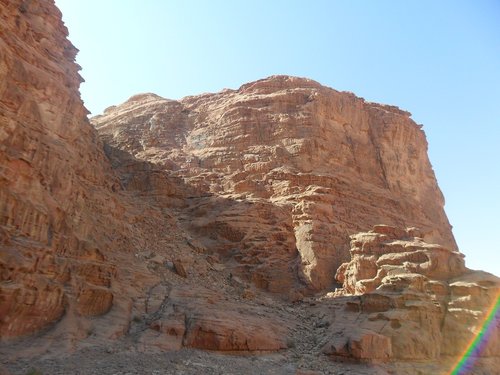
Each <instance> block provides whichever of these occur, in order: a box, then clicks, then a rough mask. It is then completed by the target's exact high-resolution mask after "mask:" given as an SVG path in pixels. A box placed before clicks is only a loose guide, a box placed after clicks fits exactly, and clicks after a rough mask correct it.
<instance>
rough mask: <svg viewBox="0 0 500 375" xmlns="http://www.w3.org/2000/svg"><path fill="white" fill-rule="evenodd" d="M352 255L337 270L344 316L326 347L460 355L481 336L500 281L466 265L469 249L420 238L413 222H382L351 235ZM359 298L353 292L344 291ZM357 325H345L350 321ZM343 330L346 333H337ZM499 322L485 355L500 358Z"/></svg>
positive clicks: (339, 352) (342, 351)
mask: <svg viewBox="0 0 500 375" xmlns="http://www.w3.org/2000/svg"><path fill="white" fill-rule="evenodd" d="M351 246H352V247H351V261H350V262H348V263H344V264H343V265H342V266H341V267H340V268H339V269H338V271H337V279H338V280H339V281H341V282H342V283H343V287H342V288H341V289H339V290H337V291H336V292H335V293H331V294H330V296H334V297H337V298H340V300H342V299H343V298H344V300H345V308H344V310H345V312H344V314H343V315H346V314H347V315H350V319H349V318H348V319H346V320H345V321H344V320H343V319H342V318H341V317H339V316H338V315H337V316H336V317H335V320H334V321H333V322H332V324H331V325H330V332H331V336H330V339H328V340H327V343H326V345H325V347H324V352H325V353H327V354H329V355H332V356H334V357H341V358H346V357H347V358H355V359H359V360H373V359H376V360H386V361H387V360H429V359H438V358H440V357H441V356H445V357H446V356H460V355H461V354H462V353H463V351H464V348H466V347H467V345H468V344H469V343H470V342H471V341H472V340H473V339H474V337H475V335H477V334H479V332H480V331H481V329H482V324H483V323H484V321H485V318H486V314H487V313H488V307H491V306H493V305H494V304H495V302H496V300H497V298H498V295H499V292H500V279H499V278H497V277H495V276H493V275H491V274H487V273H484V272H478V271H471V270H467V269H466V268H465V266H464V262H463V255H462V254H460V253H458V252H456V251H451V250H449V249H447V248H445V247H443V246H441V245H436V244H429V243H426V242H424V241H423V240H422V238H421V234H420V233H419V231H418V230H416V229H415V228H409V229H407V230H403V229H399V228H396V227H391V226H387V225H377V226H375V227H374V228H373V230H372V231H370V232H367V233H358V234H356V235H353V236H351ZM342 296H353V297H348V298H345V297H342ZM351 319H352V320H353V321H355V324H354V325H350V324H349V323H347V324H346V322H348V321H349V320H351ZM338 330H341V331H342V332H343V334H342V335H341V336H340V337H339V335H338V334H337V332H338ZM499 340H500V327H498V326H497V325H496V324H493V326H492V327H491V329H490V337H489V340H488V341H487V342H486V343H485V344H484V347H483V352H482V354H483V355H485V356H494V357H498V356H500V348H499V347H498V342H499Z"/></svg>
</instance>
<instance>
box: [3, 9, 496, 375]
mask: <svg viewBox="0 0 500 375" xmlns="http://www.w3.org/2000/svg"><path fill="white" fill-rule="evenodd" d="M0 21H1V22H0V358H1V363H2V364H3V365H5V366H6V368H2V366H1V365H0V373H3V372H7V371H12V372H13V373H23V374H24V373H26V372H27V371H28V370H29V368H30V367H33V366H34V365H35V367H39V368H40V369H42V370H43V373H77V372H78V373H83V374H92V373H95V372H96V369H98V370H99V373H103V374H104V373H106V374H108V373H109V374H115V373H120V372H123V371H124V369H127V371H130V372H131V373H144V372H148V371H149V372H154V371H160V372H166V373H193V374H194V373H207V374H212V373H213V374H215V373H227V372H237V373H255V372H261V373H277V374H290V373H292V374H293V373H297V374H299V373H302V374H305V373H308V374H314V373H315V374H318V373H337V372H341V371H343V372H349V373H358V374H373V373H387V372H388V371H391V372H392V373H398V374H405V373H407V374H414V373H415V371H416V370H415V369H417V370H418V371H420V372H421V373H441V372H443V373H444V372H445V371H449V369H450V368H451V365H452V362H453V361H454V360H456V358H457V357H458V356H459V355H460V354H461V352H463V350H464V349H465V347H466V346H467V343H468V342H470V340H471V338H473V337H474V334H476V333H477V332H478V331H479V330H480V329H481V323H482V321H483V320H484V317H485V314H486V310H487V308H488V307H489V306H491V305H492V304H493V303H494V302H495V300H496V299H497V298H498V293H499V285H500V282H499V280H498V278H496V277H494V276H493V275H489V274H486V273H482V272H476V271H470V270H468V269H467V268H466V267H465V265H464V262H463V256H462V255H461V254H460V253H459V252H458V250H457V248H456V244H455V242H454V239H453V235H452V233H451V228H450V225H449V223H448V221H447V218H446V215H445V213H444V211H443V204H444V201H443V197H442V195H441V193H440V191H439V188H438V187H437V183H436V180H435V176H434V174H433V172H432V168H431V166H430V163H429V160H428V158H427V152H426V151H427V144H426V140H425V135H424V133H423V132H422V130H421V129H420V126H418V125H416V124H415V123H414V122H413V121H412V120H411V119H410V117H409V114H408V113H407V112H404V111H402V110H400V109H398V108H396V107H392V106H384V105H379V104H374V103H367V102H365V101H364V100H363V99H360V98H357V97H356V96H354V95H353V94H349V93H341V92H337V91H335V90H333V89H330V88H327V87H323V86H321V85H320V84H319V83H316V82H314V81H311V80H307V79H303V78H295V77H286V76H275V77H269V78H266V79H263V80H260V81H257V82H253V83H249V84H245V85H243V86H242V87H240V88H239V89H238V90H225V91H223V92H221V93H217V94H204V95H199V96H193V97H187V98H184V99H182V100H180V101H173V100H168V99H163V98H161V97H159V96H157V95H154V94H141V95H137V96H134V97H132V98H130V99H129V100H128V101H127V102H126V103H123V104H121V105H118V106H113V107H110V108H108V109H107V110H106V111H105V113H104V114H103V115H101V116H97V117H95V118H93V119H92V122H93V124H94V125H95V128H94V127H93V126H92V125H91V124H90V122H89V120H88V119H87V117H86V114H87V112H86V110H85V108H84V106H83V104H82V101H81V99H80V96H79V93H78V87H79V84H80V81H81V78H80V76H79V74H78V69H79V67H78V66H77V65H76V64H75V63H74V57H75V54H76V52H77V51H76V49H75V48H74V47H73V46H72V45H71V43H70V42H69V41H68V40H67V39H66V36H67V30H66V28H65V27H64V25H63V24H62V21H61V14H60V12H59V11H58V10H57V8H56V7H55V6H54V4H53V2H51V1H41V2H29V1H21V0H10V1H8V0H0ZM96 128H97V130H96ZM380 224H386V225H380ZM416 227H418V228H419V229H416ZM370 229H371V231H369V232H366V231H367V230H370ZM358 232H360V233H358ZM336 287H337V288H336ZM494 322H495V320H494ZM496 324H497V325H498V322H497V323H496ZM492 327H493V328H492V329H491V332H490V336H489V337H490V340H489V341H488V343H487V345H485V347H484V348H483V350H482V351H481V352H479V353H478V354H480V355H481V356H482V358H481V359H480V360H478V362H476V366H475V367H474V368H473V369H471V373H477V374H479V373H484V372H481V371H489V373H494V371H495V366H494V365H495V361H498V357H499V356H500V353H499V348H500V346H499V342H500V336H499V335H500V334H499V332H500V330H499V329H498V327H495V325H493V326H492ZM200 350H209V351H208V352H206V351H200ZM217 352H226V353H228V352H229V353H233V354H234V353H246V354H248V356H231V355H226V356H219V355H218V354H217ZM270 353H273V354H270ZM346 360H348V361H352V362H353V363H351V364H346V363H343V361H346ZM415 361H417V362H415ZM366 362H369V363H370V364H369V365H366ZM375 362H385V363H383V364H380V365H377V364H374V363H375ZM357 363H365V364H357ZM485 369H486V370H485ZM492 371H493V372H492Z"/></svg>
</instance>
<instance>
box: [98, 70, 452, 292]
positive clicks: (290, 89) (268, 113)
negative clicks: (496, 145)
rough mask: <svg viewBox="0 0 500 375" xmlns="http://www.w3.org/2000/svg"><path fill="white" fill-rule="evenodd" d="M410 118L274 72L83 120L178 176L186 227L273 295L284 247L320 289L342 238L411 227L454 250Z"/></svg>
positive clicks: (284, 284)
mask: <svg viewBox="0 0 500 375" xmlns="http://www.w3.org/2000/svg"><path fill="white" fill-rule="evenodd" d="M409 115H410V114H409V113H408V112H404V111H402V110H400V109H398V108H396V107H392V106H384V105H379V104H374V103H367V102H365V101H364V100H363V99H360V98H357V97H355V96H354V95H353V94H349V93H340V92H337V91H335V90H333V89H330V88H327V87H323V86H321V85H320V84H318V83H316V82H314V81H311V80H308V79H301V78H295V77H286V76H276V77H270V78H267V79H264V80H261V81H257V82H253V83H249V84H246V85H243V86H242V87H241V88H240V89H239V90H225V91H223V92H221V93H218V94H205V95H200V96H194V97H187V98H184V99H183V100H181V101H172V100H166V99H163V98H161V97H158V96H156V95H153V94H143V95H137V96H134V97H132V98H130V99H129V100H128V101H127V102H126V103H124V104H122V105H119V106H114V107H110V108H108V109H107V110H106V111H105V113H104V114H103V115H102V116H97V117H95V118H94V119H93V120H92V121H93V123H94V124H95V126H96V127H97V129H98V131H99V134H100V135H101V136H102V138H103V140H104V141H105V143H107V144H109V145H110V146H111V147H112V148H115V149H119V150H120V151H125V152H127V153H128V154H130V155H132V156H133V157H134V158H136V159H138V160H141V161H146V162H149V163H152V164H153V165H155V166H156V167H157V168H160V169H162V170H166V171H168V172H169V175H170V176H174V177H178V178H181V179H182V180H183V182H184V183H185V184H186V185H187V186H189V187H191V188H192V190H193V191H191V192H190V193H188V194H189V198H190V200H189V201H188V202H186V203H184V204H189V210H190V216H191V217H195V218H196V219H194V220H191V222H190V223H189V228H187V229H188V230H190V231H192V232H194V233H195V235H196V236H198V237H204V236H206V234H207V233H208V234H209V235H208V236H206V237H208V238H206V239H205V240H204V242H206V243H207V247H209V248H211V249H212V250H213V251H215V252H218V253H227V252H228V251H234V250H231V248H234V247H235V246H234V244H235V243H238V244H239V245H238V248H239V249H236V251H237V252H238V254H237V256H235V254H233V256H232V258H233V259H235V258H236V260H237V261H238V267H239V268H240V269H241V270H242V271H244V272H242V273H241V274H251V275H252V277H253V278H254V279H255V280H253V281H254V282H256V283H257V284H259V285H260V286H262V287H264V288H266V289H268V290H271V291H277V292H282V291H284V290H287V289H289V287H290V285H291V284H293V282H294V277H295V274H296V272H295V270H294V268H295V258H296V254H295V249H296V251H297V252H298V255H299V261H298V268H299V277H300V280H301V281H303V282H304V283H305V284H306V285H307V287H309V288H311V289H314V290H323V289H325V288H328V287H331V286H332V283H333V282H334V278H333V276H334V274H335V271H336V269H337V268H338V266H340V264H341V263H342V262H343V261H346V260H347V259H348V249H349V247H348V243H347V241H346V239H347V238H348V236H349V235H351V234H353V233H356V232H358V231H361V230H365V229H366V228H370V227H371V226H373V225H375V224H378V223H387V224H391V225H397V226H404V227H405V226H417V227H419V228H421V229H422V230H423V231H424V232H425V237H426V239H429V240H430V241H433V242H439V243H442V244H444V245H446V246H447V247H449V248H451V249H456V244H455V242H454V239H453V235H452V233H451V227H450V225H449V223H448V220H447V219H446V215H445V213H444V211H443V204H444V200H443V197H442V195H441V192H440V191H439V188H438V187H437V184H436V179H435V177H434V173H433V171H432V168H431V166H430V163H429V160H428V158H427V143H426V140H425V136H424V133H423V132H422V130H421V129H420V126H418V125H417V124H415V123H414V122H413V121H412V120H411V119H410V117H409ZM127 176H128V175H127ZM207 195H209V196H208V197H207ZM223 202H224V203H223ZM200 207H201V212H199V210H200ZM263 212H266V214H263ZM214 240H215V243H214ZM271 247H272V251H269V248H271ZM278 270H279V272H278Z"/></svg>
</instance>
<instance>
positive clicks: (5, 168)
mask: <svg viewBox="0 0 500 375" xmlns="http://www.w3.org/2000/svg"><path fill="white" fill-rule="evenodd" d="M0 21H1V22H0V25H1V26H0V57H1V59H0V123H1V128H0V145H1V146H0V228H1V229H0V234H1V238H2V240H1V243H2V244H1V245H0V246H1V248H2V250H1V252H0V282H1V284H0V301H1V308H0V310H1V314H0V336H2V337H8V336H18V335H20V334H27V333H32V332H36V331H38V330H40V329H41V328H43V327H46V326H47V325H49V324H51V323H53V322H55V321H57V320H59V319H61V317H62V316H63V315H64V312H65V311H66V309H67V308H68V304H70V303H72V301H69V299H68V298H69V296H68V293H67V289H68V288H69V289H71V290H73V292H72V293H71V294H73V295H75V296H76V295H80V297H78V298H79V302H78V304H79V306H80V309H81V311H82V312H84V314H87V313H88V314H97V313H102V312H105V311H107V309H108V308H109V304H110V298H111V294H110V293H111V292H110V291H109V287H110V283H111V278H112V275H113V272H112V271H111V269H112V266H111V265H110V264H108V263H107V262H106V260H107V256H106V255H104V253H103V251H102V249H103V247H105V246H106V244H107V243H109V240H107V239H106V237H107V236H108V234H107V233H105V232H106V230H105V229H106V226H105V225H104V224H105V223H107V222H109V220H108V219H107V216H109V215H110V212H111V211H112V210H113V209H116V208H117V207H119V206H120V204H119V203H116V202H115V199H113V198H112V193H113V191H112V190H113V188H114V186H116V185H117V180H116V178H115V177H114V176H113V175H112V173H111V168H110V166H109V163H108V162H107V160H106V157H105V155H104V152H103V151H102V143H101V142H100V141H99V139H98V137H97V136H96V133H95V131H94V129H93V128H92V126H91V125H90V124H89V122H88V121H87V119H86V115H87V111H86V109H85V107H84V106H83V103H82V101H81V99H80V95H79V92H78V87H79V85H80V82H81V81H82V79H81V77H80V75H79V74H78V70H79V67H78V65H76V64H75V63H74V58H75V55H76V53H77V49H76V48H75V47H73V45H72V44H71V43H70V42H69V41H68V40H67V39H66V36H67V30H66V28H65V27H64V25H63V24H62V22H61V14H60V12H59V11H58V10H57V8H56V7H55V6H54V5H53V4H51V3H50V2H26V1H1V2H0ZM104 296H106V297H104ZM87 302H88V303H91V304H92V305H93V306H87ZM101 302H102V303H104V304H105V305H106V306H98V305H99V304H100V303H101Z"/></svg>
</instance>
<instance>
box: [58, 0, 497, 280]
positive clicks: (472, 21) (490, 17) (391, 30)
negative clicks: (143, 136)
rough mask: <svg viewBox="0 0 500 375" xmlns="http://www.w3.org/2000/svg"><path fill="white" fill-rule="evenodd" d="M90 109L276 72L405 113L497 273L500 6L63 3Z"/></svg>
mask: <svg viewBox="0 0 500 375" xmlns="http://www.w3.org/2000/svg"><path fill="white" fill-rule="evenodd" d="M56 4H57V5H58V6H59V8H60V9H61V10H62V12H63V20H64V21H65V23H66V25H67V26H68V28H69V30H70V39H71V41H72V42H73V44H75V46H76V47H77V48H79V49H80V53H79V55H78V57H77V61H78V63H79V64H80V65H81V66H82V67H83V70H82V76H83V77H84V79H85V80H86V82H85V83H84V84H82V87H81V93H82V97H83V99H84V101H85V104H86V106H87V108H88V109H89V110H90V111H91V112H92V113H93V114H99V113H100V112H102V110H103V109H104V108H106V107H108V106H110V105H114V104H119V103H121V102H123V101H125V100H126V99H127V98H128V97H130V96H132V95H134V94H136V93H139V92H154V93H156V94H159V95H161V96H163V97H166V98H171V99H179V98H181V97H183V96H186V95H194V94H199V93H202V92H216V91H219V90H221V89H223V88H226V87H227V88H237V87H239V86H240V85H241V84H243V83H245V82H249V81H253V80H256V79H259V78H263V77H266V76H269V75H272V74H289V75H297V76H302V77H308V78H312V79H314V80H316V81H319V82H320V83H322V84H323V85H326V86H330V87H333V88H335V89H337V90H346V91H352V92H354V93H355V94H356V95H358V96H361V97H364V98H365V99H367V100H369V101H375V102H380V103H386V104H393V105H397V106H399V107H401V108H403V109H405V110H408V111H409V112H411V113H412V114H413V119H414V120H415V121H416V122H417V123H421V124H423V125H424V130H425V132H426V134H427V138H428V141H429V155H430V159H431V162H432V164H433V167H434V170H435V172H436V175H437V178H438V182H439V185H440V187H441V189H442V191H443V193H444V195H445V197H446V207H445V209H446V212H447V214H448V217H449V219H450V222H451V224H452V225H453V226H454V230H453V232H454V234H455V237H456V239H457V242H458V244H459V247H460V250H461V251H462V252H463V253H464V254H466V262H467V265H468V266H469V267H470V268H474V269H484V270H487V271H490V272H493V273H495V274H497V275H500V241H498V240H497V238H496V233H497V231H500V228H499V224H500V220H499V219H498V217H499V215H500V198H499V194H500V166H499V163H500V1H498V0H474V1H465V0H453V1H452V0H440V1H435V0H432V1H431V0H407V1H400V0H378V1H369V0H364V1H362V0H351V1H348V0H345V1H335V0H329V1H293V0H286V1H285V0H251V1H250V0H248V1H238V0H231V1H230V0H210V1H209V0H206V1H201V0H200V1H194V0H178V1H174V0H172V1H166V0H141V1H139V0H116V1H113V0H86V1H76V0H56Z"/></svg>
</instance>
